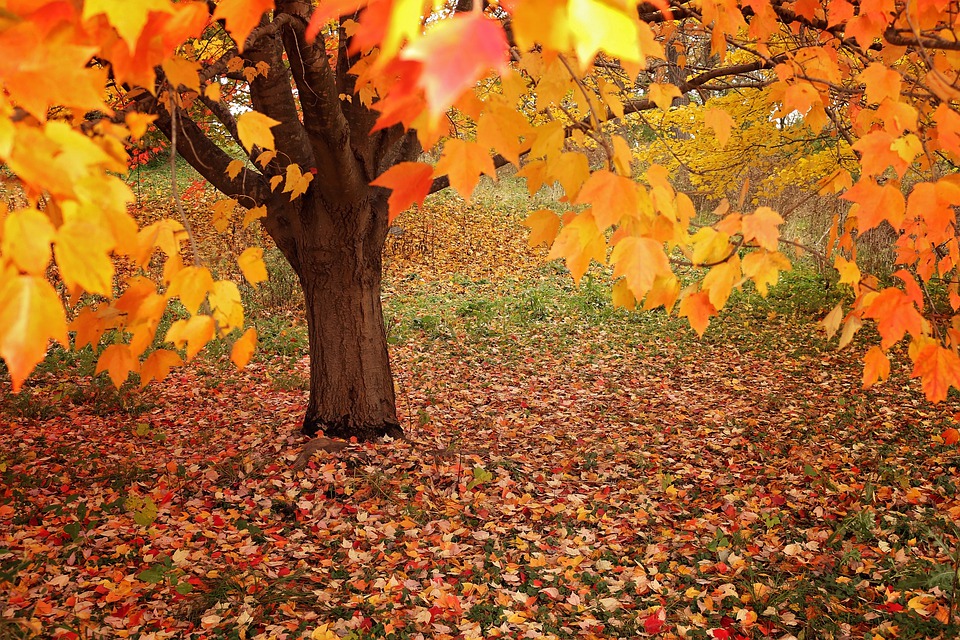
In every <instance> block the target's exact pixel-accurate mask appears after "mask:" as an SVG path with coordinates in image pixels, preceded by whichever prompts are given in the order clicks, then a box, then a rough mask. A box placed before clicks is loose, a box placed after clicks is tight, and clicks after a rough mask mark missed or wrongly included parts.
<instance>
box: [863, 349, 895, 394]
mask: <svg viewBox="0 0 960 640" xmlns="http://www.w3.org/2000/svg"><path fill="white" fill-rule="evenodd" d="M863 363H864V367H863V388H864V389H869V388H870V387H872V386H873V385H874V384H876V382H877V381H883V380H886V379H887V378H888V377H890V359H889V358H887V354H885V353H884V352H883V349H881V348H880V347H877V346H874V347H871V348H870V350H869V351H867V353H866V355H865V356H863Z"/></svg>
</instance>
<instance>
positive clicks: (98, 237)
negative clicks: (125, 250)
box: [53, 219, 114, 298]
mask: <svg viewBox="0 0 960 640" xmlns="http://www.w3.org/2000/svg"><path fill="white" fill-rule="evenodd" d="M111 249H113V238H112V237H111V236H110V234H109V231H107V230H106V229H101V228H98V227H97V226H95V225H93V224H90V223H89V222H86V221H85V220H82V219H79V220H69V221H68V222H66V223H65V224H64V225H63V226H62V227H60V229H59V230H58V231H57V239H56V244H55V245H54V249H53V250H54V254H55V255H56V257H57V266H59V267H60V277H61V278H63V282H64V284H65V285H67V287H68V288H70V289H72V288H73V287H74V286H75V285H78V286H80V287H83V288H84V289H85V290H86V291H89V292H90V293H98V294H100V295H102V296H106V297H108V298H112V297H113V274H114V269H113V261H112V260H111V259H110V255H109V251H110V250H111Z"/></svg>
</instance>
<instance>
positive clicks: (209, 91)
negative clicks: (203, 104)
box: [203, 81, 221, 102]
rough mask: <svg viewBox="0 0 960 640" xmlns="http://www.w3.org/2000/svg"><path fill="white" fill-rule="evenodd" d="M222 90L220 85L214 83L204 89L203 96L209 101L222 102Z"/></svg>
mask: <svg viewBox="0 0 960 640" xmlns="http://www.w3.org/2000/svg"><path fill="white" fill-rule="evenodd" d="M220 90H221V87H220V83H219V82H216V81H214V82H211V83H210V84H208V85H207V86H205V87H204V88H203V95H204V96H206V98H207V99H208V100H211V101H213V102H220Z"/></svg>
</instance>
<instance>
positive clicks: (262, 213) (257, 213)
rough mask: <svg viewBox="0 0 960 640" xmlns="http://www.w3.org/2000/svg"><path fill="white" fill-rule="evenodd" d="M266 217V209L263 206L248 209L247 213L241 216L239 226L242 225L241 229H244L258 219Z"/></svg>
mask: <svg viewBox="0 0 960 640" xmlns="http://www.w3.org/2000/svg"><path fill="white" fill-rule="evenodd" d="M266 217H267V208H266V207H265V206H263V205H260V206H259V207H254V208H253V209H248V210H247V212H246V213H245V214H243V222H242V223H241V224H242V225H243V228H244V229H246V228H247V227H249V226H250V225H251V224H253V223H254V222H255V221H256V220H259V219H260V218H266Z"/></svg>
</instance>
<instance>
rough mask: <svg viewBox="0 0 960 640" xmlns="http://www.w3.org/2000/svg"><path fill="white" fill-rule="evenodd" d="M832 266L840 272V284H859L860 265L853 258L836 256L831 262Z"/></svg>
mask: <svg viewBox="0 0 960 640" xmlns="http://www.w3.org/2000/svg"><path fill="white" fill-rule="evenodd" d="M833 267H834V268H835V269H836V270H837V271H838V272H839V273H840V284H849V285H851V286H856V285H858V284H860V267H858V266H857V263H856V262H854V261H853V260H847V259H846V258H844V257H843V256H837V259H836V260H834V262H833Z"/></svg>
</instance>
